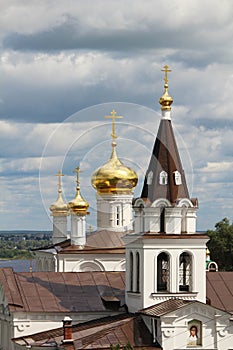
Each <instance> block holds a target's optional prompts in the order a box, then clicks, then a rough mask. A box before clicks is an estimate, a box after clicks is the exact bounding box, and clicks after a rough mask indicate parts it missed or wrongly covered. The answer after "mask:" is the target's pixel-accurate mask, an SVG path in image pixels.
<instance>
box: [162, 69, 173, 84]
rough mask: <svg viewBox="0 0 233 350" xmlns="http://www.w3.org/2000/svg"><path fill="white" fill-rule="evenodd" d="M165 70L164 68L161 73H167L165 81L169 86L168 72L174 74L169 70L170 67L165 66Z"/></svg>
mask: <svg viewBox="0 0 233 350" xmlns="http://www.w3.org/2000/svg"><path fill="white" fill-rule="evenodd" d="M163 68H164V69H161V71H162V72H164V73H165V78H164V81H165V84H167V83H168V76H167V73H168V72H172V70H171V69H169V67H168V65H166V66H164V67H163Z"/></svg>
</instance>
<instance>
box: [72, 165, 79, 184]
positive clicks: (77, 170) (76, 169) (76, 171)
mask: <svg viewBox="0 0 233 350" xmlns="http://www.w3.org/2000/svg"><path fill="white" fill-rule="evenodd" d="M73 172H74V173H76V174H77V180H76V182H77V185H79V184H80V181H79V173H80V172H81V170H80V167H79V166H77V168H75V170H74V171H73Z"/></svg>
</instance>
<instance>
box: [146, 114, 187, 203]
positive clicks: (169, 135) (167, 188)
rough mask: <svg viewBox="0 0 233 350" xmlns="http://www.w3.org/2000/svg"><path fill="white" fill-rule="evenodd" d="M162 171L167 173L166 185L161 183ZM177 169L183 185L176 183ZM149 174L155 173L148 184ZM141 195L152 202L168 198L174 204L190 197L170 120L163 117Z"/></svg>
mask: <svg viewBox="0 0 233 350" xmlns="http://www.w3.org/2000/svg"><path fill="white" fill-rule="evenodd" d="M162 171H165V172H166V173H167V184H166V185H163V184H160V183H159V176H160V173H161V172H162ZM175 171H178V172H179V173H180V175H181V182H182V183H181V185H176V183H175V179H174V172H175ZM149 174H153V176H152V177H151V178H152V181H149V184H148V179H149V177H150V175H149ZM150 182H151V183H150ZM141 197H142V198H147V199H148V200H149V201H150V202H151V203H153V202H154V201H155V200H156V199H159V198H166V199H168V200H169V201H170V202H171V203H172V204H173V203H175V202H176V200H177V199H178V198H179V199H180V198H189V193H188V189H187V185H186V179H185V174H184V171H183V168H182V164H181V160H180V156H179V152H178V148H177V145H176V140H175V137H174V133H173V129H172V124H171V121H170V120H165V119H161V121H160V126H159V130H158V134H157V138H156V140H155V144H154V148H153V152H152V156H151V160H150V163H149V167H148V170H147V173H146V177H145V180H144V185H143V189H142V193H141Z"/></svg>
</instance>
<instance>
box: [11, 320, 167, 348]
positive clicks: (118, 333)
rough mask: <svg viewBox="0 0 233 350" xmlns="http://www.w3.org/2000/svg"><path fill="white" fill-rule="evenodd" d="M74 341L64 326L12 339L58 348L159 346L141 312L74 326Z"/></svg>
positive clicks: (18, 341)
mask: <svg viewBox="0 0 233 350" xmlns="http://www.w3.org/2000/svg"><path fill="white" fill-rule="evenodd" d="M72 339H73V341H72V342H67V343H65V342H63V340H64V329H63V327H61V328H57V329H53V330H50V331H45V332H40V333H37V334H34V335H30V336H24V337H19V338H15V339H13V341H14V342H15V343H16V344H18V345H21V346H26V345H27V346H37V347H40V346H41V347H43V348H45V347H46V346H48V347H49V346H51V345H58V346H59V349H66V350H82V349H106V350H107V349H111V344H112V345H117V344H121V345H126V344H127V343H129V344H130V345H132V346H133V347H134V349H139V348H140V349H142V348H144V349H148V350H149V349H153V350H159V349H161V348H160V347H158V346H156V345H155V344H153V340H152V336H151V334H150V332H149V331H148V329H147V327H146V326H145V324H144V322H143V320H142V318H141V316H139V315H138V316H135V315H130V314H123V315H116V316H109V317H105V318H102V319H98V320H92V321H88V322H84V323H80V324H77V325H73V326H72Z"/></svg>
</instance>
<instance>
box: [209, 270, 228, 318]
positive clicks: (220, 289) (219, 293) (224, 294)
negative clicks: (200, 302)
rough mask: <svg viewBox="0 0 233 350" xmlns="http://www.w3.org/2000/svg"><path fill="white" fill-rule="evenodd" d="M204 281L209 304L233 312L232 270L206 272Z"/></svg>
mask: <svg viewBox="0 0 233 350" xmlns="http://www.w3.org/2000/svg"><path fill="white" fill-rule="evenodd" d="M206 282H207V283H206V286H207V290H206V293H207V300H208V302H209V304H210V305H212V306H214V307H216V308H218V309H221V310H225V311H228V312H230V313H232V314H233V271H228V272H207V273H206Z"/></svg>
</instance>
